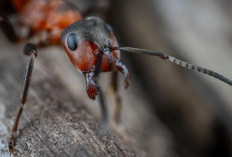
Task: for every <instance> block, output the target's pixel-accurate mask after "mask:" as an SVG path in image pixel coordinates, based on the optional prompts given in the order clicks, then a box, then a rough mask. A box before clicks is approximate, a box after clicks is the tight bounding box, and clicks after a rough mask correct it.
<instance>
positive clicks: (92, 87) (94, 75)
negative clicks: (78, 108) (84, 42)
mask: <svg viewBox="0 0 232 157" xmlns="http://www.w3.org/2000/svg"><path fill="white" fill-rule="evenodd" d="M101 64H102V54H99V55H98V61H97V65H96V67H95V69H94V71H93V72H90V73H85V74H84V76H85V81H86V91H87V94H88V96H89V98H90V99H93V100H95V97H96V95H97V94H98V97H99V101H100V107H101V113H102V120H101V129H102V131H103V132H105V131H106V130H107V129H108V110H107V107H106V103H105V97H104V94H103V91H102V90H101V87H100V86H99V84H98V82H97V81H98V78H99V73H100V71H101Z"/></svg>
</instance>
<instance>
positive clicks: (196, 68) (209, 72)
mask: <svg viewBox="0 0 232 157" xmlns="http://www.w3.org/2000/svg"><path fill="white" fill-rule="evenodd" d="M111 50H121V51H125V52H131V53H136V54H145V55H151V56H157V57H160V58H162V59H163V60H169V61H171V62H173V63H175V64H177V65H179V66H182V67H184V68H188V69H190V70H194V71H197V72H201V73H203V74H206V75H209V76H212V77H214V78H216V79H218V80H220V81H222V82H225V83H227V84H229V85H230V86H232V80H231V79H229V78H227V77H225V76H223V75H221V74H219V73H217V72H214V71H212V70H208V69H205V68H203V67H199V66H196V65H193V64H191V63H188V62H185V61H182V60H179V59H177V58H175V57H172V56H169V55H167V54H165V53H162V52H158V51H151V50H145V49H138V48H132V47H113V48H111Z"/></svg>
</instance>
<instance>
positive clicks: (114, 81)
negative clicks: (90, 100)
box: [110, 71, 122, 124]
mask: <svg viewBox="0 0 232 157" xmlns="http://www.w3.org/2000/svg"><path fill="white" fill-rule="evenodd" d="M111 77H112V78H111V85H110V89H111V90H112V92H113V96H114V100H115V109H114V120H115V122H116V123H117V124H118V123H119V122H120V113H121V108H122V104H121V98H120V95H119V93H118V72H117V71H114V72H113V73H112V76H111Z"/></svg>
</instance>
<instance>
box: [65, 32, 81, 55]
mask: <svg viewBox="0 0 232 157" xmlns="http://www.w3.org/2000/svg"><path fill="white" fill-rule="evenodd" d="M67 44H68V48H69V49H70V50H72V51H75V50H76V49H77V47H78V39H77V36H76V34H74V33H70V34H69V35H68V38H67Z"/></svg>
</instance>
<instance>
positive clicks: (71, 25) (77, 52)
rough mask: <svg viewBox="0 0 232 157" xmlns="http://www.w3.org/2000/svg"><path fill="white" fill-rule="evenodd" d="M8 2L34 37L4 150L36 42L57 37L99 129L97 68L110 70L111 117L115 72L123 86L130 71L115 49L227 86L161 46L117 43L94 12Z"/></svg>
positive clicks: (24, 0)
mask: <svg viewBox="0 0 232 157" xmlns="http://www.w3.org/2000/svg"><path fill="white" fill-rule="evenodd" d="M12 2H13V6H14V7H15V9H16V10H17V11H18V12H19V13H20V15H21V16H20V17H21V19H20V22H21V24H23V25H25V26H27V27H28V28H29V30H30V36H33V37H34V40H33V43H27V44H26V45H25V48H24V53H25V54H26V55H28V56H29V57H30V60H29V63H28V65H27V67H26V72H25V76H24V82H23V89H22V95H21V98H20V100H21V104H20V108H19V110H18V114H17V116H16V118H15V122H14V126H13V128H12V133H11V137H10V141H9V145H8V146H9V151H10V152H13V151H14V146H15V140H16V133H17V128H18V123H19V120H20V117H21V114H22V112H23V108H24V104H25V103H26V100H27V93H28V89H29V86H30V80H31V75H32V71H33V65H34V59H35V58H36V56H37V48H39V47H42V46H46V45H51V44H57V45H58V44H60V42H61V45H62V47H63V49H64V50H65V52H66V54H67V56H68V57H69V59H70V61H71V62H72V63H73V65H74V66H75V67H76V68H77V69H78V70H79V71H80V72H81V73H82V74H83V75H84V77H85V82H86V92H87V95H88V97H89V98H90V99H93V100H94V99H95V98H96V96H97V95H98V96H99V100H100V107H101V112H102V122H101V126H102V129H103V130H106V129H107V124H108V111H107V106H106V103H105V101H104V94H103V92H102V90H101V87H100V85H99V84H98V79H99V74H100V73H101V72H114V73H113V77H112V78H113V81H112V87H113V91H114V93H115V96H116V100H117V102H116V109H115V113H114V118H115V120H116V122H118V121H119V117H120V110H121V103H120V98H119V96H118V95H117V86H118V85H117V75H116V73H115V72H117V71H119V72H121V73H122V74H123V75H124V78H125V88H127V87H128V86H129V84H130V73H129V71H128V69H127V67H126V66H125V65H124V64H123V63H122V61H121V60H120V52H121V51H124V52H130V53H136V54H144V55H151V56H156V57H159V58H161V59H163V60H167V61H171V62H173V63H175V64H177V65H179V66H182V67H184V68H188V69H190V70H195V71H197V72H201V73H203V74H207V75H209V76H212V77H214V78H216V79H218V80H220V81H222V82H225V83H227V84H229V85H231V86H232V80H231V79H228V78H226V77H225V76H223V75H221V74H219V73H216V72H214V71H211V70H208V69H205V68H203V67H199V66H196V65H193V64H190V63H187V62H184V61H182V60H179V59H177V58H175V57H172V56H169V55H167V54H164V53H162V52H157V51H150V50H145V49H139V48H131V47H119V45H118V42H117V39H116V37H115V35H114V33H113V29H112V28H111V26H110V25H109V24H107V23H105V22H104V21H103V20H102V19H100V18H98V17H87V18H82V16H81V13H80V12H79V10H78V9H77V8H76V7H75V6H74V5H72V4H71V3H69V2H66V1H65V0H56V1H50V0H40V1H38V0H12ZM32 21H33V22H32ZM0 28H1V29H2V30H3V32H4V33H5V35H6V37H7V38H8V39H9V40H10V41H13V42H17V41H22V40H24V39H21V38H19V37H18V36H17V35H16V33H15V31H14V29H13V26H12V24H11V23H10V22H9V20H8V19H7V18H6V17H5V16H0Z"/></svg>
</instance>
